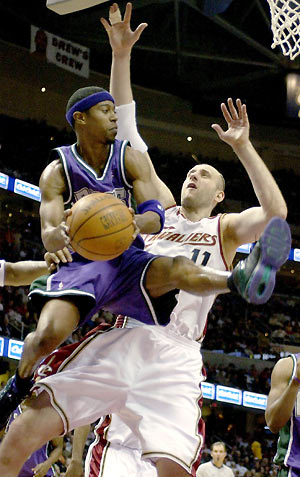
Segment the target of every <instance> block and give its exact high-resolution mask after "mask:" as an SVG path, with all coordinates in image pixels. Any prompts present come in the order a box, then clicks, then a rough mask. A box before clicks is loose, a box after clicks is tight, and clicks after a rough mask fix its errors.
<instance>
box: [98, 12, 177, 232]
mask: <svg viewBox="0 0 300 477" xmlns="http://www.w3.org/2000/svg"><path fill="white" fill-rule="evenodd" d="M131 12H132V5H131V3H127V5H126V10H125V14H124V18H123V19H122V16H121V13H120V10H119V7H118V5H117V4H116V3H114V4H113V5H112V6H111V7H110V10H109V20H110V21H109V22H108V21H107V20H105V19H104V18H102V19H101V22H102V24H103V26H104V28H105V30H106V32H107V34H108V37H109V41H110V45H111V48H112V69H111V83H110V84H111V93H112V95H113V96H114V98H115V100H116V104H117V105H119V107H117V114H118V136H117V137H118V139H127V140H129V141H130V143H131V145H132V147H133V148H134V149H136V151H134V150H133V149H129V148H128V151H127V154H126V172H127V175H128V177H129V178H130V179H131V180H132V181H133V187H134V197H135V199H136V201H137V203H138V204H140V203H142V202H144V201H146V200H150V199H157V200H159V201H160V202H161V204H162V205H163V207H164V208H167V207H170V206H172V205H174V204H175V200H174V197H173V195H172V193H171V191H170V190H169V188H168V187H167V186H166V185H165V184H164V183H163V181H161V179H159V177H158V176H157V174H156V172H155V170H154V167H153V165H152V162H151V159H150V157H149V155H148V153H147V146H146V144H145V143H144V141H143V140H142V138H141V137H140V135H139V132H138V130H137V125H136V117H135V103H134V102H133V97H132V89H131V80H130V56H131V50H132V47H133V45H134V44H135V43H136V41H137V40H138V39H139V37H140V35H141V33H142V31H143V30H144V29H145V28H146V26H147V24H146V23H141V24H140V25H139V26H138V27H137V29H136V30H135V31H132V30H131V26H130V20H131ZM138 151H140V152H142V153H143V154H140V152H138ZM147 218H149V214H147ZM144 219H146V214H145V216H144V217H143V218H142V217H139V218H137V219H136V221H137V223H138V226H139V228H140V229H141V231H142V232H143V233H148V232H149V233H150V232H151V228H152V227H153V224H154V223H155V222H156V221H157V218H156V217H155V215H153V220H154V222H152V223H151V221H150V222H149V223H148V224H146V222H145V220H144ZM157 230H159V227H157Z"/></svg>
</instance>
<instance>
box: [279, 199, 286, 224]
mask: <svg viewBox="0 0 300 477" xmlns="http://www.w3.org/2000/svg"><path fill="white" fill-rule="evenodd" d="M287 214H288V209H287V206H286V203H285V202H284V204H282V206H281V207H280V208H279V210H278V211H277V217H280V218H281V219H284V220H286V218H287Z"/></svg>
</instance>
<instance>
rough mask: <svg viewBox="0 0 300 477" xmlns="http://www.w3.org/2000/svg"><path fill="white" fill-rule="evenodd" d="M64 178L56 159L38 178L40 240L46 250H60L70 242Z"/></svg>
mask: <svg viewBox="0 0 300 477" xmlns="http://www.w3.org/2000/svg"><path fill="white" fill-rule="evenodd" d="M65 189H66V185H65V178H64V174H63V170H62V166H61V164H60V162H59V161H58V160H56V161H53V162H51V163H50V164H49V165H48V166H47V167H46V169H45V170H44V172H43V173H42V175H41V178H40V190H41V195H42V199H41V206H40V217H41V228H42V241H43V244H44V246H45V248H46V250H48V252H56V251H58V250H62V249H63V248H64V247H65V246H67V245H68V244H69V242H70V239H69V236H68V231H69V229H68V227H67V225H66V222H65V219H66V213H65V212H64V198H63V194H64V192H65Z"/></svg>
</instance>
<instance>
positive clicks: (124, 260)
mask: <svg viewBox="0 0 300 477" xmlns="http://www.w3.org/2000/svg"><path fill="white" fill-rule="evenodd" d="M72 257H73V262H71V263H66V264H61V265H60V267H59V270H58V271H57V272H56V273H54V274H52V275H50V276H48V275H47V276H43V277H40V278H38V279H37V280H35V281H34V282H33V283H32V285H31V288H30V293H29V297H30V299H31V300H32V303H33V305H34V306H36V308H37V309H41V308H42V307H43V305H44V304H45V302H46V301H47V300H49V299H51V298H64V299H68V300H71V301H73V302H74V303H75V304H76V305H77V306H78V308H79V311H80V315H81V319H80V323H81V324H83V323H84V322H86V321H87V320H89V319H90V318H91V317H92V316H93V315H94V314H95V313H96V312H97V311H98V310H100V309H103V310H107V311H110V312H111V313H114V314H123V315H127V316H131V317H132V318H136V319H137V320H140V321H142V322H143V323H146V324H149V325H154V324H159V325H166V324H168V322H169V318H170V313H171V311H172V310H173V308H174V306H175V305H176V299H175V294H176V293H177V290H174V292H173V291H172V292H170V293H168V294H166V295H163V296H162V297H159V298H155V299H153V298H152V297H150V296H149V294H148V292H147V290H146V288H145V276H146V273H147V269H148V267H149V266H150V264H151V262H152V261H153V260H155V259H157V258H159V256H157V255H153V254H151V253H148V252H146V251H144V250H141V249H140V248H137V247H135V246H131V247H130V248H129V249H128V250H126V251H125V252H124V253H123V254H122V255H120V256H119V257H117V258H115V259H114V260H108V261H96V262H94V261H90V260H86V259H85V258H83V257H81V256H80V255H78V254H77V253H74V254H73V255H72Z"/></svg>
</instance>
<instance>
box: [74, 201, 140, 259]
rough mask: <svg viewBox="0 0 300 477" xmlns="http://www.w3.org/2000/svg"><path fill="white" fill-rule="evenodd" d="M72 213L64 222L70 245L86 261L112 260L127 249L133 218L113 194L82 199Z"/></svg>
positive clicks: (132, 228)
mask: <svg viewBox="0 0 300 477" xmlns="http://www.w3.org/2000/svg"><path fill="white" fill-rule="evenodd" d="M98 194H99V196H98ZM77 204H78V205H77ZM125 209H126V210H125ZM72 212H73V213H72V215H71V216H70V217H68V218H67V223H68V226H69V228H70V230H69V235H70V240H71V243H70V245H71V246H72V248H73V249H74V250H75V251H76V252H77V253H79V254H80V255H82V256H83V257H85V258H87V259H88V260H112V259H114V258H116V257H118V256H119V255H121V254H122V253H123V252H124V251H125V250H126V249H127V248H129V247H130V246H131V244H132V237H133V234H134V230H135V229H134V225H133V217H132V215H131V213H130V211H129V209H128V207H127V206H126V204H124V203H123V202H122V201H121V200H120V199H118V198H116V197H115V196H114V195H113V194H105V193H100V192H99V193H96V194H89V195H87V196H84V197H83V198H82V199H79V200H78V201H77V202H76V203H75V204H74V205H73V208H72Z"/></svg>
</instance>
